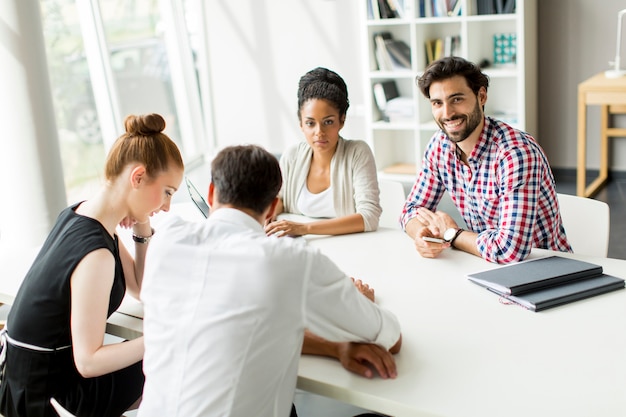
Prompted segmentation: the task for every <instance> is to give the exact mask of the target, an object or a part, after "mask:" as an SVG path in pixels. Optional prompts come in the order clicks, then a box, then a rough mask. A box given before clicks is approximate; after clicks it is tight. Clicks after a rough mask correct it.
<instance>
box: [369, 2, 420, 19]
mask: <svg viewBox="0 0 626 417" xmlns="http://www.w3.org/2000/svg"><path fill="white" fill-rule="evenodd" d="M411 1H413V0H367V17H368V18H369V19H373V20H378V19H395V18H403V17H406V16H407V6H409V5H410V2H411Z"/></svg>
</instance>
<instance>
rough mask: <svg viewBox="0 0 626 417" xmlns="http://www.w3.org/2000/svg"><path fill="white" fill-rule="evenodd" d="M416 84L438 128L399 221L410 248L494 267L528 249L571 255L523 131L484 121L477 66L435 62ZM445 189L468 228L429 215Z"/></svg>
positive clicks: (546, 171) (539, 153)
mask: <svg viewBox="0 0 626 417" xmlns="http://www.w3.org/2000/svg"><path fill="white" fill-rule="evenodd" d="M417 84H418V87H419V88H420V91H421V92H422V94H423V95H424V96H425V97H426V98H427V99H429V101H430V104H431V108H432V113H433V117H434V119H435V122H436V123H437V125H438V126H439V129H440V130H439V131H437V132H436V133H435V134H434V135H433V137H432V138H431V140H430V142H429V143H428V145H427V147H426V151H425V154H424V158H423V162H422V168H421V171H420V172H419V174H418V176H417V179H416V181H415V184H414V186H413V189H412V191H411V193H410V194H409V197H408V198H407V201H406V203H405V206H404V208H403V210H402V215H401V216H400V222H401V224H402V227H403V228H404V230H405V232H406V233H407V234H408V235H409V236H411V237H412V238H414V241H415V247H416V249H417V251H418V252H419V253H420V254H421V255H422V256H424V257H427V258H434V257H437V256H438V255H439V254H440V253H441V252H442V251H443V250H444V249H446V248H448V247H455V248H457V249H460V250H463V251H465V252H468V253H471V254H474V255H476V256H480V257H483V258H484V259H486V260H487V261H490V262H496V263H509V262H517V261H521V260H523V259H525V258H526V257H527V256H528V254H529V253H530V251H531V249H532V248H533V247H536V248H544V249H551V250H555V251H562V252H571V251H572V249H571V247H570V244H569V242H568V241H567V237H566V235H565V229H564V228H563V224H562V221H561V214H560V212H559V203H558V199H557V194H556V189H555V184H554V177H553V175H552V170H551V169H550V165H549V163H548V159H547V157H546V155H545V154H544V152H543V150H542V149H541V147H540V146H539V144H538V143H537V142H536V141H535V139H534V138H533V137H532V136H530V135H529V134H528V133H525V132H522V131H519V130H517V129H515V128H513V127H511V126H509V125H508V124H506V123H504V122H502V121H499V120H496V119H494V118H492V117H489V116H485V114H484V107H485V103H486V102H487V87H488V86H489V79H488V77H487V76H486V75H485V74H483V73H482V72H481V70H480V68H478V66H476V65H475V64H473V63H471V62H469V61H467V60H465V59H463V58H460V57H446V58H442V59H440V60H438V61H435V62H433V63H432V64H430V65H429V66H428V67H427V68H426V70H425V71H424V74H423V75H422V76H421V77H418V78H417ZM446 190H447V191H448V193H449V195H450V197H451V198H452V201H453V202H454V204H455V205H456V207H457V209H458V210H459V212H460V213H461V215H462V216H463V219H464V220H465V223H466V225H467V228H468V229H462V228H460V227H459V226H458V225H457V223H456V222H455V221H454V220H453V219H452V217H450V215H448V214H447V213H444V212H441V211H436V209H437V205H438V204H439V201H440V200H441V197H442V196H443V193H444V192H445V191H446ZM430 238H439V239H442V240H443V242H435V241H433V240H432V239H430ZM429 240H430V241H429Z"/></svg>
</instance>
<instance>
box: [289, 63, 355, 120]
mask: <svg viewBox="0 0 626 417" xmlns="http://www.w3.org/2000/svg"><path fill="white" fill-rule="evenodd" d="M313 99H323V100H327V101H329V102H330V103H331V104H332V105H333V106H335V107H336V108H337V110H338V111H339V116H345V114H346V112H347V111H348V107H349V106H350V101H349V100H348V87H347V86H346V82H345V81H344V80H343V78H341V76H339V74H337V73H336V72H334V71H331V70H329V69H327V68H322V67H317V68H315V69H312V70H311V71H309V72H307V73H306V74H304V75H303V76H302V77H301V78H300V82H299V83H298V120H300V110H301V109H302V105H304V103H306V102H307V101H309V100H313Z"/></svg>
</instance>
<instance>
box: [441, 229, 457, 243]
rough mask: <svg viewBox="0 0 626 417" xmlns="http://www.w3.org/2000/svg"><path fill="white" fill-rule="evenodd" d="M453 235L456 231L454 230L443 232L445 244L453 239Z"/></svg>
mask: <svg viewBox="0 0 626 417" xmlns="http://www.w3.org/2000/svg"><path fill="white" fill-rule="evenodd" d="M455 234H456V229H454V228H450V229H446V231H445V232H443V238H444V240H445V241H446V242H449V241H451V240H452V239H454V235H455Z"/></svg>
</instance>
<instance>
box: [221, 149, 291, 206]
mask: <svg viewBox="0 0 626 417" xmlns="http://www.w3.org/2000/svg"><path fill="white" fill-rule="evenodd" d="M211 182H213V185H214V186H215V192H216V193H217V199H218V201H219V202H220V203H221V204H232V205H233V206H235V207H239V208H246V209H251V210H253V211H254V212H255V213H259V214H261V213H263V211H264V210H265V209H267V208H268V207H269V205H270V204H271V203H272V201H273V200H274V198H276V196H277V195H278V192H279V191H280V187H281V186H282V183H283V179H282V175H281V172H280V165H279V164H278V160H277V159H276V157H275V156H274V155H272V154H271V153H269V152H268V151H266V150H265V149H263V148H262V147H260V146H256V145H239V146H229V147H226V148H224V149H222V150H221V151H220V152H219V153H218V154H217V156H216V157H215V159H213V162H212V163H211Z"/></svg>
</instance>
